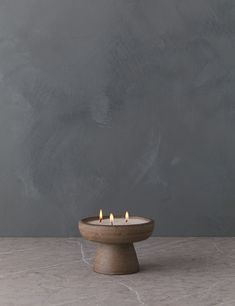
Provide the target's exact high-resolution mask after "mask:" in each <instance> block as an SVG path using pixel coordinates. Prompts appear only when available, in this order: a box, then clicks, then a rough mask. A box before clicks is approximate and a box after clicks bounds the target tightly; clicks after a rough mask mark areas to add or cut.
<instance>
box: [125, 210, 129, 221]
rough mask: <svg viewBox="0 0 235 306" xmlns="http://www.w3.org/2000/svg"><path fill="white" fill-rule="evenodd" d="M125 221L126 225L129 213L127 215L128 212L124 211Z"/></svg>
mask: <svg viewBox="0 0 235 306" xmlns="http://www.w3.org/2000/svg"><path fill="white" fill-rule="evenodd" d="M125 219H126V223H127V222H128V220H129V213H128V211H126V213H125Z"/></svg>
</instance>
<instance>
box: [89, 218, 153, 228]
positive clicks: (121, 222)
mask: <svg viewBox="0 0 235 306" xmlns="http://www.w3.org/2000/svg"><path fill="white" fill-rule="evenodd" d="M147 222H148V220H145V219H142V218H130V219H129V220H128V222H126V219H125V218H115V216H114V221H113V225H133V224H143V223H147ZM87 223H89V224H94V225H110V226H111V222H110V220H109V218H108V219H103V220H102V221H101V222H100V220H99V219H98V217H97V220H92V221H88V222H87Z"/></svg>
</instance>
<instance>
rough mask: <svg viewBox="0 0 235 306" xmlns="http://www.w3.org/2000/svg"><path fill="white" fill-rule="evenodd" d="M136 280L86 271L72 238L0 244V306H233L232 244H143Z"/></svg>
mask: <svg viewBox="0 0 235 306" xmlns="http://www.w3.org/2000/svg"><path fill="white" fill-rule="evenodd" d="M136 250H137V254H138V258H139V261H140V265H141V271H140V272H139V273H137V274H132V275H124V276H106V275H101V274H96V273H94V272H93V271H92V261H93V258H94V251H95V245H94V244H92V243H89V242H86V241H84V240H82V239H80V238H67V239H66V238H0V306H15V305H16V306H28V305H30V306H42V305H43V306H47V305H48V306H52V305H53V306H59V305H60V306H62V305H64V306H75V305H76V306H78V305H81V306H87V305H92V306H94V305H99V306H103V305H107V306H110V305H112V306H116V305H117V306H119V305H122V306H129V305H130V306H132V305H133V306H138V305H150V306H151V305H164V306H167V305H172V306H178V305H179V306H189V305H190V306H192V305H195V306H200V305H202V306H209V305H210V306H212V305H213V306H222V305H223V306H234V305H235V238H150V239H148V240H147V241H144V242H141V243H137V244H136Z"/></svg>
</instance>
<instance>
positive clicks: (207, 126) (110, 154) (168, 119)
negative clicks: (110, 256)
mask: <svg viewBox="0 0 235 306" xmlns="http://www.w3.org/2000/svg"><path fill="white" fill-rule="evenodd" d="M234 81H235V2H234V1H232V0H231V1H205V0H202V1H198V0H197V1H195V0H191V1H189V0H184V1H179V0H178V1H166V0H162V1H156V0H153V1H148V0H147V1H146V0H145V1H136V0H133V1H128V0H124V1H120V0H118V1H116V0H113V1H111V0H106V1H105V0H98V1H95V0H93V1H91V0H79V1H78V0H63V1H62V0H50V1H48V0H40V1H38V0H37V1H36V0H27V1H26V0H5V1H4V0H0V235H1V236H7V235H8V236H9V235H13V236H20V235H23V236H24V235H28V236H44V235H49V236H52V235H56V236H68V235H78V231H77V227H76V224H77V220H78V219H80V218H81V217H85V216H87V215H95V214H97V213H98V210H99V208H101V207H102V208H103V209H104V211H105V212H107V213H109V212H110V211H113V212H114V214H117V213H123V212H124V211H125V209H128V210H129V211H130V214H138V215H145V216H150V217H152V218H154V219H155V220H156V221H157V227H156V232H155V233H156V234H158V235H235V188H234V184H235V139H234V131H235V130H234V129H235V102H234V101H235V100H234V99H235V86H234V85H235V84H234Z"/></svg>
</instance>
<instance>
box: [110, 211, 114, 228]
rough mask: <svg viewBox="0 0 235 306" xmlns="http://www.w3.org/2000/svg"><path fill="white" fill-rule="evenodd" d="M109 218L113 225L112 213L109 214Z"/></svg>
mask: <svg viewBox="0 0 235 306" xmlns="http://www.w3.org/2000/svg"><path fill="white" fill-rule="evenodd" d="M109 220H110V223H111V225H113V221H114V216H113V214H112V213H111V214H110V215H109Z"/></svg>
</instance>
